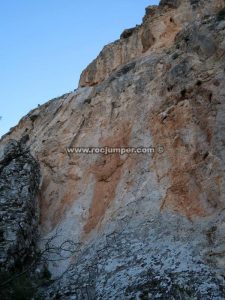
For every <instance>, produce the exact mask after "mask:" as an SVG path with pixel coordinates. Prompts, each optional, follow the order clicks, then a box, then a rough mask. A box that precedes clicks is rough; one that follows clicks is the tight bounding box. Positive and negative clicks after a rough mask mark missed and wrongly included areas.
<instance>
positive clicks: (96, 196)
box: [1, 0, 225, 300]
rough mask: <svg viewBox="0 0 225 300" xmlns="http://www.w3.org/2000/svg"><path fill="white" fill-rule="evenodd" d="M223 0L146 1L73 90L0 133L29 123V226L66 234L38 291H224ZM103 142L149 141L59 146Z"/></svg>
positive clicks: (194, 295) (16, 134)
mask: <svg viewBox="0 0 225 300" xmlns="http://www.w3.org/2000/svg"><path fill="white" fill-rule="evenodd" d="M201 3H203V2H201ZM223 5H224V1H204V5H203V4H202V5H201V6H198V7H197V9H196V8H195V10H194V9H192V7H191V4H190V1H186V0H185V1H181V4H180V6H178V8H176V9H175V8H174V7H171V6H168V5H162V6H161V7H159V8H158V7H151V8H148V9H147V11H146V16H145V18H144V23H143V24H142V25H141V26H140V27H135V29H132V30H128V31H125V32H124V33H123V34H122V36H121V39H120V40H119V41H116V42H115V43H112V44H110V45H108V46H106V47H105V48H104V49H103V51H102V53H101V54H100V55H99V57H98V58H97V59H96V60H95V61H94V62H93V63H91V65H90V66H89V67H88V68H87V69H86V70H85V71H84V73H83V74H82V76H81V83H82V84H81V86H80V87H79V88H78V89H77V90H76V91H75V92H73V93H70V94H67V95H64V96H62V97H59V98H57V99H54V100H52V101H49V102H47V103H46V104H44V105H43V106H40V107H38V108H37V109H34V110H33V111H31V112H30V113H29V114H28V115H27V116H25V117H24V118H23V119H22V120H21V121H20V122H19V124H18V125H17V126H16V127H15V128H14V129H13V130H12V131H11V132H10V133H8V134H7V135H6V136H5V137H4V138H3V139H2V141H1V145H2V147H3V146H4V145H6V144H7V142H8V141H9V140H10V139H14V140H17V141H19V140H20V139H21V137H22V136H24V135H25V133H26V134H29V136H30V140H29V141H27V144H28V146H29V148H30V152H31V153H32V155H33V156H34V157H35V159H36V160H38V162H39V164H40V169H41V175H42V180H41V184H40V193H39V195H38V199H39V204H40V232H41V237H44V238H45V239H49V238H52V237H54V238H53V239H52V244H53V247H57V246H58V245H61V244H62V243H63V244H64V246H65V249H64V251H61V252H60V253H52V254H49V261H53V262H52V263H51V262H49V269H50V271H51V273H52V274H53V277H55V278H56V277H57V276H59V275H62V274H63V275H62V276H61V277H60V280H58V281H56V282H55V283H53V284H52V285H51V286H49V287H48V289H46V290H45V291H44V292H43V293H44V297H45V299H54V298H56V299H57V297H58V298H59V299H60V298H61V299H82V300H83V299H93V300H95V299H171V300H172V299H204V300H205V299H206V300H211V299H221V300H222V299H225V291H224V276H225V273H224V267H225V260H224V255H225V242H224V241H225V234H224V232H225V230H224V228H225V214H224V208H225V200H224V199H225V147H224V145H225V131H224V128H225V73H224V69H225V61H224V56H225V42H224V39H225V24H224V22H223V21H222V20H218V18H217V16H216V14H217V12H218V11H219V10H220V9H221V8H222V7H223ZM148 30H150V31H149V32H148ZM152 36H153V37H154V38H152ZM143 43H144V44H145V45H146V48H148V46H149V49H147V50H146V49H145V50H146V51H145V50H144V49H143ZM121 55H122V56H121ZM104 146H108V147H116V148H118V147H143V146H144V147H150V146H152V147H154V149H155V151H154V153H152V154H137V153H133V154H131V153H128V154H125V155H120V154H118V153H115V154H108V155H105V154H102V153H99V154H78V153H75V152H73V151H72V150H71V148H70V147H104ZM67 148H69V149H70V150H71V151H70V153H69V154H68V153H67ZM65 241H66V242H65ZM39 247H40V248H42V247H44V245H43V242H40V245H39ZM68 253H70V255H68Z"/></svg>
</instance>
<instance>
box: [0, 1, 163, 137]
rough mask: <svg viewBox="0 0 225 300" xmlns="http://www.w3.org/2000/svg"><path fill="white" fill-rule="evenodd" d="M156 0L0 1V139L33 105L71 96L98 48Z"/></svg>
mask: <svg viewBox="0 0 225 300" xmlns="http://www.w3.org/2000/svg"><path fill="white" fill-rule="evenodd" d="M153 4H158V1H155V0H152V1H151V0H114V1H105V0H95V1H93V0H89V1H87V0H86V1H85V0H38V1H30V0H0V37H1V41H0V116H2V119H1V120H0V136H1V135H2V134H4V133H6V132H7V131H8V130H9V128H10V127H12V126H15V125H16V124H17V123H18V121H19V120H20V118H21V117H23V116H24V115H25V114H27V113H28V112H29V111H30V110H31V109H33V108H35V107H36V106H37V105H38V104H42V103H44V102H46V101H48V100H49V99H52V98H54V97H57V96H60V95H62V94H64V93H66V92H69V91H72V90H74V89H75V88H76V87H77V84H78V80H79V76H80V73H81V71H82V70H83V69H84V68H85V67H86V66H87V65H88V64H89V63H90V62H91V61H92V60H93V59H94V58H95V57H96V56H97V54H98V53H99V52H100V50H101V49H102V47H103V46H104V45H106V44H108V43H110V42H112V41H114V40H116V39H118V38H119V36H120V33H121V32H122V31H123V30H124V29H125V28H129V27H133V26H135V25H136V24H140V23H141V20H142V17H143V16H144V11H145V10H144V9H145V7H147V6H148V5H153Z"/></svg>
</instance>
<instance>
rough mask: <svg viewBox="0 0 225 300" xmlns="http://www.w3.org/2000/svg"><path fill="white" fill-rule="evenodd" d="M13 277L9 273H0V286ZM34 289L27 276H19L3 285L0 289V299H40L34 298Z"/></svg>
mask: <svg viewBox="0 0 225 300" xmlns="http://www.w3.org/2000/svg"><path fill="white" fill-rule="evenodd" d="M13 276H15V274H10V273H3V272H1V273H0V285H1V284H3V283H4V282H6V281H7V280H8V279H10V278H12V277H13ZM36 292H37V291H36V288H35V285H34V283H33V282H32V279H31V278H30V277H29V276H28V275H27V274H24V275H21V276H19V277H16V276H15V278H14V279H13V280H12V281H10V282H9V283H8V284H5V285H4V286H2V287H1V288H0V299H4V300H31V299H40V298H37V297H38V296H37V297H36Z"/></svg>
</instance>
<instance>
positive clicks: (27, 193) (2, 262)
mask: <svg viewBox="0 0 225 300" xmlns="http://www.w3.org/2000/svg"><path fill="white" fill-rule="evenodd" d="M25 140H26V137H25V139H24V138H23V139H21V140H20V141H19V142H17V141H16V140H9V141H8V143H7V144H6V145H5V147H4V148H0V150H1V154H0V269H1V271H14V270H21V269H23V267H25V265H26V264H27V263H29V262H30V261H32V259H34V256H35V253H36V242H37V232H38V216H39V210H38V203H37V197H36V196H37V191H38V186H39V182H40V174H39V165H38V163H37V161H36V160H35V159H34V158H33V157H32V156H31V154H30V152H29V149H28V148H27V147H26V145H25Z"/></svg>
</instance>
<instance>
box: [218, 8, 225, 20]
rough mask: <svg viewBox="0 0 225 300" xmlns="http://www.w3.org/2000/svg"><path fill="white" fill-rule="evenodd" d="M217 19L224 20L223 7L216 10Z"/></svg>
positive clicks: (224, 11) (224, 12)
mask: <svg viewBox="0 0 225 300" xmlns="http://www.w3.org/2000/svg"><path fill="white" fill-rule="evenodd" d="M217 20H218V21H222V20H225V7H224V8H223V9H221V10H220V11H219V12H218V14H217Z"/></svg>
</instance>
